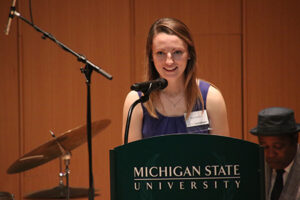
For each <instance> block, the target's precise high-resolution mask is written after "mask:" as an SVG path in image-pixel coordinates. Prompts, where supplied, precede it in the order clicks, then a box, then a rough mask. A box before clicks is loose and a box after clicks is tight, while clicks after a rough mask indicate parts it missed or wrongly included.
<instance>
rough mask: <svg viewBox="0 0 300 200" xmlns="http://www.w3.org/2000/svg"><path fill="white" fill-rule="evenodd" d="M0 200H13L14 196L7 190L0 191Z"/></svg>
mask: <svg viewBox="0 0 300 200" xmlns="http://www.w3.org/2000/svg"><path fill="white" fill-rule="evenodd" d="M0 200H14V196H13V195H12V194H10V193H9V192H0Z"/></svg>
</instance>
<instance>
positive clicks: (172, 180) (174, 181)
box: [110, 134, 265, 200]
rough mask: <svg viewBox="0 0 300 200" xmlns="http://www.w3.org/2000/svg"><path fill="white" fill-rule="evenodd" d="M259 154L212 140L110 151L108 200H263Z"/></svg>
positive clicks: (179, 138)
mask: <svg viewBox="0 0 300 200" xmlns="http://www.w3.org/2000/svg"><path fill="white" fill-rule="evenodd" d="M263 155H264V154H263V149H262V148H261V147H260V146H259V145H257V144H255V143H251V142H247V141H243V140H239V139H234V138H229V137H223V136H215V135H200V134H176V135H167V136H159V137H153V138H149V139H144V140H140V141H136V142H132V143H129V144H126V145H122V146H118V147H116V148H114V149H113V150H110V175H111V200H168V199H170V200H202V199H203V200H264V199H265V186H264V157H263Z"/></svg>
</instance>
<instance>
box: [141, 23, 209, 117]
mask: <svg viewBox="0 0 300 200" xmlns="http://www.w3.org/2000/svg"><path fill="white" fill-rule="evenodd" d="M158 33H166V34H170V35H176V36H177V37H179V38H180V39H182V40H183V41H184V42H185V43H186V44H187V46H188V53H189V57H190V59H189V60H188V62H187V66H186V69H185V71H184V80H185V83H184V87H185V102H186V108H187V117H188V116H189V114H190V113H191V112H192V109H193V107H194V106H195V104H196V103H198V104H200V103H201V105H204V104H203V98H202V95H201V92H200V90H199V87H198V84H197V81H196V74H197V73H196V69H197V67H196V51H195V46H194V41H193V39H192V36H191V34H190V31H189V29H188V27H187V26H186V25H185V24H184V23H183V22H181V21H179V20H178V19H174V18H161V19H158V20H157V21H156V22H154V24H152V26H151V27H150V30H149V33H148V38H147V44H146V62H147V63H148V65H147V68H148V69H147V70H146V79H147V80H155V79H157V78H159V73H158V72H157V70H156V69H155V66H154V62H153V58H152V44H153V38H154V36H155V35H157V34H158ZM158 97H159V91H153V92H152V93H151V94H150V99H149V101H148V102H147V103H146V104H145V107H146V108H147V110H148V112H149V114H150V115H151V116H153V117H157V113H156V111H155V107H154V104H153V103H154V101H155V100H156V101H159V100H158V99H159V98H158ZM202 108H203V107H202Z"/></svg>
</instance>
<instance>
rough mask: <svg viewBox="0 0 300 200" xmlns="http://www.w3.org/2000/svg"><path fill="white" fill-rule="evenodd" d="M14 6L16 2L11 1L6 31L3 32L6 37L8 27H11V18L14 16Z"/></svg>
mask: <svg viewBox="0 0 300 200" xmlns="http://www.w3.org/2000/svg"><path fill="white" fill-rule="evenodd" d="M15 5H16V0H13V3H12V5H11V7H10V9H9V16H8V22H7V26H6V29H5V31H4V32H5V35H8V33H9V29H10V25H11V20H12V18H13V17H14V15H15V10H16V7H15Z"/></svg>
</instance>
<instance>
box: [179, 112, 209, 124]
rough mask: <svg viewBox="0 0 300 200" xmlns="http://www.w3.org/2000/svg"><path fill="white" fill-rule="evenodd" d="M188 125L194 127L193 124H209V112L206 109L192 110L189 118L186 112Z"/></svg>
mask: <svg viewBox="0 0 300 200" xmlns="http://www.w3.org/2000/svg"><path fill="white" fill-rule="evenodd" d="M184 118H185V123H186V127H193V126H201V125H207V124H209V121H208V117H207V112H206V110H203V111H202V110H199V111H194V112H191V114H190V116H189V118H188V119H186V113H185V114H184Z"/></svg>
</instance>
